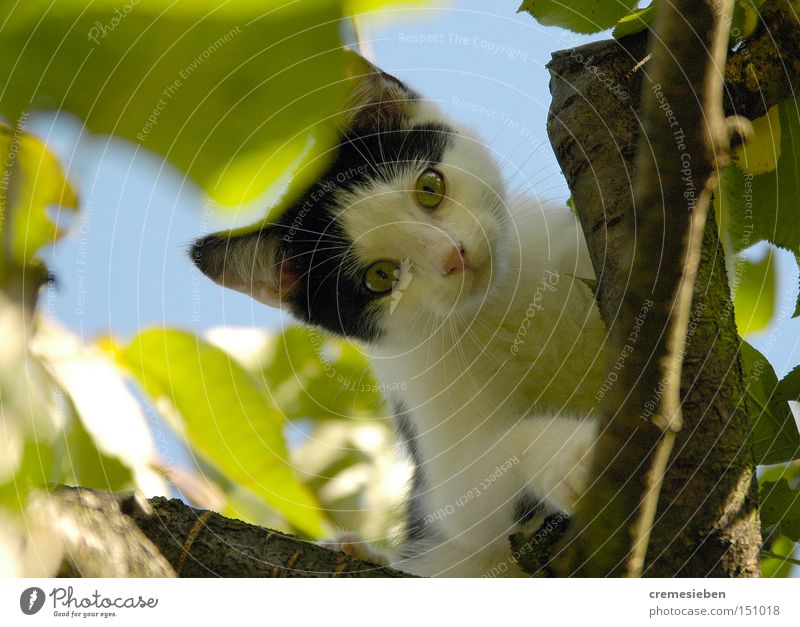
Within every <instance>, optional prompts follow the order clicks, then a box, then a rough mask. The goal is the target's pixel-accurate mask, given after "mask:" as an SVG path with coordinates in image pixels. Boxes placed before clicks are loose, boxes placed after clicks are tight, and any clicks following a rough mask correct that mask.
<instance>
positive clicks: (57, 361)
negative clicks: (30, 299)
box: [32, 320, 166, 496]
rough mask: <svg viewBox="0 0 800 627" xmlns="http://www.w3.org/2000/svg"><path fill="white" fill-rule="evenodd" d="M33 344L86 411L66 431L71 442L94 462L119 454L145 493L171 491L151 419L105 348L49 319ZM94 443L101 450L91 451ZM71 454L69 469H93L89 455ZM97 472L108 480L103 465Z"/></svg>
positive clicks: (42, 323)
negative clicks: (155, 467)
mask: <svg viewBox="0 0 800 627" xmlns="http://www.w3.org/2000/svg"><path fill="white" fill-rule="evenodd" d="M32 345H33V347H34V349H35V350H36V352H37V354H38V355H39V356H40V357H41V358H42V359H43V360H44V362H45V363H46V364H47V366H48V368H49V370H50V372H51V373H52V375H53V377H54V378H55V379H56V381H57V382H58V383H59V385H60V386H61V389H62V390H63V391H64V393H65V394H67V395H68V397H69V399H70V402H71V403H72V406H73V407H74V409H75V411H76V412H77V414H78V416H80V421H81V426H80V427H76V426H73V427H72V429H71V430H70V432H68V433H67V434H66V438H67V446H68V447H69V444H70V438H73V439H74V444H76V445H77V446H80V447H81V450H82V451H83V452H85V453H89V454H91V457H92V461H93V463H102V462H103V461H104V459H105V458H107V457H110V458H115V459H117V460H119V461H121V462H122V463H123V464H124V465H125V466H126V467H127V468H128V469H130V471H131V472H132V473H133V474H134V476H135V478H136V482H137V484H138V487H139V488H140V489H141V490H142V491H143V492H144V493H145V494H147V495H148V496H156V495H161V494H165V493H166V485H165V483H164V481H163V480H162V478H161V477H160V475H159V474H158V473H156V472H154V471H153V470H152V467H153V465H154V464H155V463H156V461H157V459H158V454H157V452H156V444H155V440H154V438H153V432H152V429H151V425H150V422H149V421H148V419H147V417H146V416H145V413H144V411H143V410H142V407H141V404H140V403H139V401H138V399H137V398H136V397H135V396H134V394H133V392H132V391H131V389H130V388H129V387H128V385H127V383H126V381H125V379H124V375H123V373H122V372H121V371H120V369H119V368H118V367H117V365H116V364H115V363H114V361H113V360H112V359H111V358H110V357H109V356H108V355H107V354H106V353H104V352H103V351H101V350H100V349H99V348H97V347H95V346H85V345H84V344H83V343H82V342H81V341H80V338H78V337H77V336H76V335H74V334H73V333H72V332H70V331H68V330H67V329H65V328H63V327H61V326H59V325H57V324H55V323H51V322H47V321H45V320H41V321H40V324H39V332H38V333H37V334H36V337H35V338H34V340H33V343H32ZM82 429H85V430H86V431H87V432H88V436H87V437H89V436H90V437H89V441H88V442H87V441H86V438H83V437H82V435H83V434H82V432H81V430H82ZM90 445H91V446H94V447H96V448H97V449H98V452H97V453H91V451H90V449H89V446H90ZM65 456H66V459H65V461H64V463H65V464H66V465H67V468H69V465H70V464H79V465H80V464H83V467H82V469H81V472H82V474H83V475H86V474H87V473H89V472H90V470H89V468H88V467H87V466H86V464H88V463H89V460H81V459H76V456H77V453H74V452H73V451H71V450H70V449H69V448H67V450H66V451H65ZM94 472H95V473H96V474H95V477H94V481H102V477H103V475H104V473H105V472H106V471H105V470H104V469H103V468H102V467H97V468H95V469H94ZM81 485H84V484H81ZM93 485H94V484H93ZM106 489H108V488H107V487H106Z"/></svg>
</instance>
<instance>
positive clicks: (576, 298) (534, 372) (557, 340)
mask: <svg viewBox="0 0 800 627" xmlns="http://www.w3.org/2000/svg"><path fill="white" fill-rule="evenodd" d="M562 281H563V279H562ZM553 287H554V286H552V285H550V286H544V285H543V284H542V283H537V284H533V285H528V286H526V290H524V291H523V290H520V291H519V292H515V293H514V294H513V296H512V297H511V298H510V299H509V300H508V304H507V306H505V307H503V306H502V304H499V305H498V306H497V307H495V308H494V309H492V310H486V311H484V312H482V315H481V316H476V317H474V318H473V319H472V320H470V321H468V322H467V323H465V324H463V323H462V324H461V325H460V326H456V325H450V326H443V327H442V328H441V329H439V330H438V331H437V332H436V333H433V334H431V336H430V337H429V338H423V339H422V340H421V341H419V342H418V343H417V345H416V346H411V347H409V348H408V349H406V350H396V349H395V350H386V351H385V352H383V353H381V352H380V351H378V358H377V359H375V361H374V365H375V370H376V372H377V374H378V377H379V378H380V379H381V381H382V382H383V383H384V384H386V385H387V386H388V385H391V388H390V389H393V390H400V391H401V396H402V397H403V401H404V403H405V405H406V407H408V408H409V410H411V411H412V413H414V414H415V415H416V416H417V418H418V420H422V421H423V422H426V423H428V422H430V423H433V424H440V423H441V422H442V420H447V419H456V420H457V421H458V422H459V423H460V424H462V425H464V426H466V424H468V423H470V422H474V421H482V420H485V419H486V418H487V417H488V418H490V419H492V420H500V421H502V420H504V419H514V417H518V416H520V415H522V414H525V413H529V412H531V411H535V410H537V409H538V410H542V409H547V410H570V411H573V412H575V411H577V412H581V413H588V412H590V411H591V410H592V409H593V407H594V406H595V404H596V400H595V396H596V391H597V390H596V389H597V388H599V386H600V385H601V383H602V376H603V375H604V373H605V365H604V363H605V362H604V359H603V351H602V343H603V340H604V336H605V328H604V326H603V324H602V322H601V320H600V317H599V313H598V312H597V308H596V307H595V306H594V302H593V297H592V295H591V293H590V292H589V290H588V289H586V288H585V286H583V285H582V284H581V285H578V284H571V285H564V284H563V283H562V285H561V290H556V289H552V288H553Z"/></svg>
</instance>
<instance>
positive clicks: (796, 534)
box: [759, 479, 800, 542]
mask: <svg viewBox="0 0 800 627" xmlns="http://www.w3.org/2000/svg"><path fill="white" fill-rule="evenodd" d="M759 497H760V501H761V508H760V511H761V524H762V525H763V526H764V527H765V528H768V527H773V526H777V527H778V528H779V529H780V532H781V534H783V535H784V536H786V537H787V538H789V539H791V540H794V541H795V542H797V541H799V540H800V490H796V489H795V490H793V489H792V488H791V487H789V484H788V483H787V481H786V479H781V480H780V481H776V482H767V483H765V484H763V485H762V486H761V490H760V494H759Z"/></svg>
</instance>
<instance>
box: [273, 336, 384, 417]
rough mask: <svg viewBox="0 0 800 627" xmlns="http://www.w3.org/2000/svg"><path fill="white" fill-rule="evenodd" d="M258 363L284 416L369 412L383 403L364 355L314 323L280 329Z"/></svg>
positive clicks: (353, 414) (380, 406) (346, 414)
mask: <svg viewBox="0 0 800 627" xmlns="http://www.w3.org/2000/svg"><path fill="white" fill-rule="evenodd" d="M264 363H265V366H264V369H263V372H262V376H263V380H264V382H265V383H266V384H267V385H268V386H270V389H271V390H272V391H273V393H274V395H275V399H276V402H277V403H278V405H279V407H280V408H281V410H282V411H283V412H284V413H285V414H286V415H287V416H291V417H293V418H318V419H324V418H343V417H350V418H352V417H355V416H359V415H364V414H365V413H366V414H369V415H375V414H376V413H378V412H380V411H381V409H382V407H383V400H382V395H381V390H380V386H379V385H378V384H377V382H376V381H375V379H374V378H373V376H372V374H371V372H370V367H369V363H368V362H367V359H366V358H365V357H364V355H363V354H362V353H361V352H360V351H359V350H358V349H357V348H356V347H355V346H353V345H352V344H351V343H349V342H346V341H343V340H338V339H335V338H332V337H331V336H329V335H327V334H325V333H320V332H319V331H317V330H316V329H307V328H303V327H291V328H288V329H286V330H285V331H284V332H283V333H282V334H281V335H280V336H279V337H278V338H277V341H276V342H275V343H274V344H273V347H272V352H271V354H269V355H267V356H266V359H265V360H264Z"/></svg>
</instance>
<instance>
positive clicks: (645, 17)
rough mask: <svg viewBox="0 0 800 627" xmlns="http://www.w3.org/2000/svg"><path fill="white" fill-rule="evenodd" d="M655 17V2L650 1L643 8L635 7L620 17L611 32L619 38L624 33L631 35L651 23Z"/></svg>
mask: <svg viewBox="0 0 800 627" xmlns="http://www.w3.org/2000/svg"><path fill="white" fill-rule="evenodd" d="M655 17H656V2H651V3H650V4H649V5H648V6H646V7H645V8H644V9H636V10H635V11H633V12H631V13H629V14H628V15H626V16H625V17H623V18H621V19H620V20H619V22H617V25H616V26H615V27H614V30H613V32H612V34H613V35H614V37H615V38H617V39H620V38H622V37H625V36H626V35H633V34H634V33H638V32H639V31H641V30H644V29H645V28H647V27H648V26H650V25H651V24H652V23H653V20H654V19H655Z"/></svg>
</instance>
